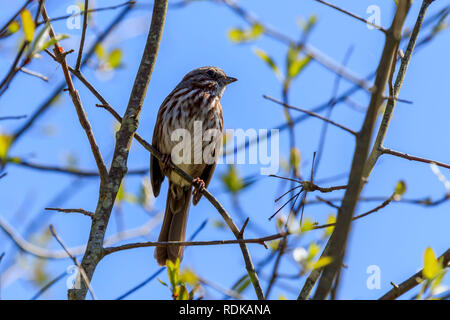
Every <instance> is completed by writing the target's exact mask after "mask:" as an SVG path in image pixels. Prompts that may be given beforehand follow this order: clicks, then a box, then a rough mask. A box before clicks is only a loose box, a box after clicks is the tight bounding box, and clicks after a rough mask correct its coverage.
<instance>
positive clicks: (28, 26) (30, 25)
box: [20, 9, 36, 42]
mask: <svg viewBox="0 0 450 320" xmlns="http://www.w3.org/2000/svg"><path fill="white" fill-rule="evenodd" d="M20 19H21V20H22V26H23V32H24V34H25V40H26V41H28V42H31V41H33V37H34V30H35V28H36V26H35V25H34V20H33V17H32V16H31V13H30V11H28V10H26V9H25V10H23V11H22V12H21V13H20Z"/></svg>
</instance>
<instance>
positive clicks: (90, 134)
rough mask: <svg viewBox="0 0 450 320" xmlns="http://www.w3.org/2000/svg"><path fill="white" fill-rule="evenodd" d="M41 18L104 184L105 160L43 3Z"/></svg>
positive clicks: (101, 181)
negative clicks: (52, 41) (51, 41)
mask: <svg viewBox="0 0 450 320" xmlns="http://www.w3.org/2000/svg"><path fill="white" fill-rule="evenodd" d="M41 1H42V0H41ZM42 18H43V19H44V21H45V22H46V23H48V25H49V28H48V32H49V35H50V38H52V39H53V40H54V41H55V45H54V50H53V51H54V53H55V55H56V59H57V61H58V62H59V63H60V64H61V68H62V69H63V72H64V77H65V79H66V83H67V86H68V89H69V93H70V96H71V97H72V102H73V105H74V106H75V109H76V111H77V115H78V119H79V121H80V124H81V126H82V127H83V129H84V131H85V133H86V136H87V138H88V140H89V144H90V146H91V150H92V154H93V155H94V158H95V162H96V163H97V168H98V172H99V174H100V184H104V183H106V179H107V174H108V170H107V169H106V165H105V162H104V161H103V157H102V155H101V153H100V149H99V147H98V145H97V142H96V141H95V137H94V134H93V132H92V128H91V125H90V123H89V120H88V118H87V115H86V112H85V111H84V108H83V105H82V103H81V98H80V95H79V94H78V91H77V90H76V89H75V87H74V85H73V81H72V77H71V75H70V72H69V68H68V66H67V62H66V54H65V53H63V52H61V49H60V47H59V44H58V41H57V40H56V35H55V32H54V30H53V27H52V25H51V23H50V22H48V21H49V18H48V15H47V10H46V9H45V5H42Z"/></svg>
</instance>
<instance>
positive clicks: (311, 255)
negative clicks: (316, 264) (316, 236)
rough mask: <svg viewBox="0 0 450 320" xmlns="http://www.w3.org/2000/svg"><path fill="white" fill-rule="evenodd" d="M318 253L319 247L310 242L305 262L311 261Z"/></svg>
mask: <svg viewBox="0 0 450 320" xmlns="http://www.w3.org/2000/svg"><path fill="white" fill-rule="evenodd" d="M319 252H320V246H319V245H318V244H317V243H315V242H311V243H310V244H309V248H308V257H307V258H306V260H307V261H311V260H312V259H314V257H315V256H317V254H318V253H319Z"/></svg>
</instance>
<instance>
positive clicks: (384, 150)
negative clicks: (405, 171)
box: [380, 147, 450, 169]
mask: <svg viewBox="0 0 450 320" xmlns="http://www.w3.org/2000/svg"><path fill="white" fill-rule="evenodd" d="M380 149H381V154H390V155H393V156H396V157H400V158H403V159H407V160H410V161H418V162H423V163H430V164H431V163H434V164H435V165H437V166H439V167H442V168H446V169H450V164H446V163H443V162H439V161H435V160H431V159H426V158H420V157H416V156H411V155H409V154H407V153H401V152H398V151H394V150H392V149H388V148H384V147H380Z"/></svg>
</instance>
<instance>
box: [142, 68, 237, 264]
mask: <svg viewBox="0 0 450 320" xmlns="http://www.w3.org/2000/svg"><path fill="white" fill-rule="evenodd" d="M235 81H237V79H236V78H233V77H229V76H227V75H226V74H225V72H224V71H223V70H222V69H220V68H218V67H213V66H207V67H200V68H197V69H194V70H192V71H190V72H188V73H187V74H186V75H185V76H184V77H183V79H182V80H181V81H180V83H178V85H177V86H176V87H175V89H173V91H172V92H171V93H170V94H169V95H168V96H167V97H166V98H165V99H164V101H163V102H162V104H161V106H160V108H159V110H158V115H157V118H156V123H155V127H154V131H153V138H152V145H153V146H154V147H155V148H156V149H157V150H158V151H159V152H160V153H161V154H162V156H161V159H157V158H156V157H155V156H154V155H151V158H150V181H151V186H152V189H153V194H154V196H155V198H156V197H158V195H159V193H160V190H161V184H162V183H163V181H164V179H165V177H166V176H167V177H168V180H169V188H168V192H167V199H166V208H165V213H164V220H163V223H162V226H161V231H160V234H159V237H158V242H167V241H184V240H185V234H186V224H187V219H188V213H189V207H190V202H191V197H192V198H193V199H192V202H193V204H194V205H196V204H197V203H198V202H199V201H200V199H201V196H202V191H203V190H204V189H205V188H206V187H208V184H209V182H210V181H211V178H212V176H213V173H214V170H215V167H216V163H217V158H218V154H219V151H220V148H221V146H222V131H223V114H222V106H221V104H220V99H221V98H222V96H223V94H224V91H225V87H226V86H227V85H228V84H230V83H233V82H235ZM180 150H181V151H180ZM177 151H178V153H177ZM172 163H173V164H175V165H177V166H178V167H179V168H180V169H182V170H183V171H185V172H186V173H188V174H189V175H190V176H191V177H193V178H194V179H193V182H192V184H191V183H189V182H187V181H185V180H184V179H183V178H182V177H181V176H180V175H179V174H178V173H176V172H175V171H174V170H172V169H173V165H172ZM183 252H184V247H183V246H157V247H156V248H155V252H154V256H155V259H156V261H157V263H158V264H159V265H161V266H164V265H166V263H167V260H170V261H172V262H176V260H177V259H179V260H180V261H181V260H182V258H183Z"/></svg>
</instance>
